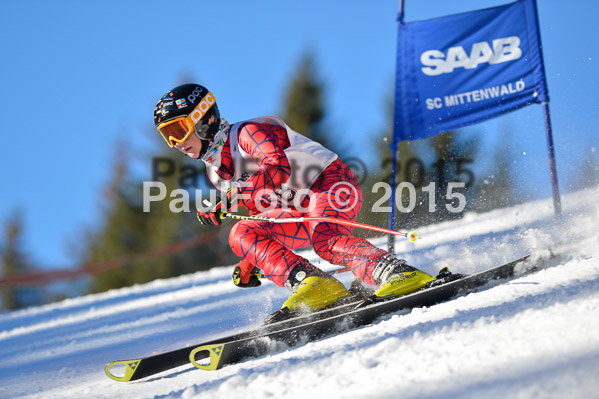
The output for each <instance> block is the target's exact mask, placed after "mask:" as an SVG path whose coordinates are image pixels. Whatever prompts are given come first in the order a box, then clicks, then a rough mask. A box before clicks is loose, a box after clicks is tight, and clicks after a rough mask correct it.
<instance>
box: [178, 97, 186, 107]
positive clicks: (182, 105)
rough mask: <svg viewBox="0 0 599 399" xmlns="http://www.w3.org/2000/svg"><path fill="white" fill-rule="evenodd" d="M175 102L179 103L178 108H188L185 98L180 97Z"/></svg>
mask: <svg viewBox="0 0 599 399" xmlns="http://www.w3.org/2000/svg"><path fill="white" fill-rule="evenodd" d="M175 103H176V104H177V109H181V108H186V107H187V103H186V102H185V99H184V98H180V99H178V100H177V101H175Z"/></svg>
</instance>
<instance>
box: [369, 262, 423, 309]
mask: <svg viewBox="0 0 599 399" xmlns="http://www.w3.org/2000/svg"><path fill="white" fill-rule="evenodd" d="M372 277H373V278H374V281H375V283H376V284H377V285H378V286H379V287H380V288H379V289H378V290H376V291H375V292H374V294H373V296H372V297H371V298H370V300H372V301H373V302H377V301H381V300H383V301H384V300H389V299H394V298H397V297H400V296H403V295H408V294H411V293H413V292H416V291H418V290H420V289H421V288H424V287H425V286H426V284H427V283H429V282H430V281H434V280H435V278H434V277H432V276H430V275H428V274H426V273H425V272H423V271H421V270H418V269H416V268H415V267H412V266H409V265H407V264H406V261H405V260H403V259H398V258H396V257H395V256H393V255H391V254H387V255H385V256H383V258H382V259H381V260H380V261H379V263H378V264H377V265H376V267H375V268H374V271H373V272H372ZM373 297H374V298H373Z"/></svg>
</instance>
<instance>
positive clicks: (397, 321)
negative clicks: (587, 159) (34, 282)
mask: <svg viewBox="0 0 599 399" xmlns="http://www.w3.org/2000/svg"><path fill="white" fill-rule="evenodd" d="M598 194H599V190H594V191H586V192H578V193H575V194H571V195H568V196H565V197H564V198H563V203H564V213H565V217H564V218H563V221H562V222H561V223H558V222H555V221H554V220H553V217H552V215H553V210H552V206H551V201H550V200H547V201H538V202H534V203H528V204H524V205H521V206H518V207H514V208H510V209H506V210H497V211H493V212H490V213H486V214H480V215H477V214H470V215H467V216H466V217H465V218H464V219H462V220H459V221H454V222H447V223H442V224H438V225H435V226H429V227H425V228H422V229H420V230H419V234H420V235H421V236H422V237H424V239H423V240H421V241H419V242H417V243H416V244H412V243H409V242H407V241H405V242H401V244H400V245H398V246H397V252H398V253H399V255H400V256H402V257H405V258H406V259H408V260H409V261H410V263H411V264H414V265H417V266H419V267H421V268H422V269H424V270H426V271H428V272H430V273H435V272H436V271H437V270H438V269H439V268H440V267H442V266H450V268H451V269H452V270H454V271H458V272H464V273H470V272H474V271H480V270H483V269H485V268H488V267H491V266H494V265H497V264H500V263H502V262H504V261H508V260H511V259H514V258H517V257H519V256H521V255H523V254H526V253H528V252H531V251H532V252H534V253H538V254H543V253H546V252H547V248H549V247H551V248H553V250H554V251H555V252H558V253H559V254H560V255H561V256H562V258H561V261H560V262H559V264H558V265H556V266H554V267H551V268H547V269H544V270H541V271H539V272H537V273H535V274H532V275H528V276H525V277H521V278H518V279H516V280H514V281H512V282H510V283H508V284H494V285H493V286H491V287H489V288H487V289H484V290H480V291H478V292H476V293H472V294H469V295H467V296H464V297H461V298H457V299H455V300H452V301H449V302H446V303H442V304H439V305H436V306H433V307H430V308H421V309H416V310H414V311H412V312H410V313H402V314H397V315H393V316H390V317H387V318H385V319H383V320H381V321H379V322H377V323H375V324H374V325H371V326H367V327H363V328H360V329H357V330H355V331H351V332H348V333H345V334H341V335H337V336H334V337H331V338H327V339H324V340H321V341H318V342H313V343H309V344H306V345H303V346H299V347H296V348H292V349H289V350H287V351H284V352H280V353H275V354H271V355H269V356H265V357H262V358H260V359H255V360H250V361H247V362H245V363H241V364H238V365H234V366H229V367H226V368H224V369H222V370H219V371H214V372H205V371H200V370H196V369H194V368H193V367H192V366H182V367H180V368H178V369H175V370H173V371H171V372H165V373H162V374H160V375H157V376H155V377H149V378H147V379H145V380H142V381H136V382H131V383H119V382H115V381H112V380H110V379H109V378H108V377H106V376H105V374H104V366H105V365H106V363H108V362H110V361H114V360H121V359H135V358H138V357H143V356H147V355H149V354H151V353H153V352H162V351H166V350H169V349H174V348H177V347H179V346H182V345H191V344H195V343H200V342H202V341H205V340H207V339H210V338H215V337H217V336H220V335H226V334H229V333H231V332H233V331H241V330H243V329H245V328H248V327H249V326H251V325H253V324H257V323H259V322H260V320H261V319H262V318H263V317H264V316H265V315H266V314H268V313H269V312H271V311H273V310H275V309H276V308H277V307H278V306H280V304H281V303H282V302H283V301H284V299H285V298H286V297H287V295H288V293H287V291H286V290H284V289H281V288H278V287H276V286H274V285H273V284H271V283H267V284H264V285H263V286H262V287H260V288H257V289H243V290H242V289H238V288H236V287H234V286H233V284H231V282H230V273H231V269H232V268H231V266H228V267H217V268H214V269H212V270H210V271H208V272H198V273H195V274H192V275H186V276H181V277H178V278H173V279H169V280H159V281H154V282H152V283H149V284H145V285H141V286H134V287H129V288H125V289H120V290H113V291H110V292H107V293H102V294H97V295H89V296H85V297H81V298H75V299H71V300H65V301H63V302H60V303H56V304H52V305H47V306H41V307H37V308H30V309H27V310H23V311H18V312H13V313H6V314H2V315H0V397H2V398H12V397H29V398H54V397H55V398H81V397H93V398H104V397H106V398H114V397H124V398H152V397H154V398H167V397H181V398H193V397H197V398H244V399H249V398H268V397H276V398H281V397H311V398H338V397H342V398H367V397H378V398H396V397H404V398H449V397H451V398H454V397H460V398H462V397H465V398H470V397H472V398H480V397H497V398H504V397H510V398H511V397H522V398H528V397H541V398H547V397H549V398H551V397H555V398H564V397H568V398H571V397H574V398H576V397H578V398H589V397H599V393H598V392H599V233H598V232H597V229H596V226H597V224H598V223H599V205H597V204H596V203H595V201H594V199H595V198H597V197H598ZM375 242H376V244H377V245H381V246H383V245H385V240H384V239H377V240H375ZM304 254H305V256H307V257H309V258H310V259H312V260H313V261H314V262H315V263H316V264H319V265H320V266H321V267H323V268H324V269H326V270H332V269H333V267H332V266H331V265H328V264H325V263H319V261H318V260H317V257H316V256H315V255H314V254H313V253H312V252H309V251H308V252H305V253H304ZM341 279H342V281H343V282H344V283H349V282H350V281H351V279H352V276H350V275H348V273H345V274H343V275H341Z"/></svg>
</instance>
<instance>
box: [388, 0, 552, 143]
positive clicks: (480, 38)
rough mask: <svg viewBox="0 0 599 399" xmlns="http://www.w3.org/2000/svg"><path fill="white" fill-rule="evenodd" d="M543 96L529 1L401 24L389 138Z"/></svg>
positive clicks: (464, 121) (467, 121)
mask: <svg viewBox="0 0 599 399" xmlns="http://www.w3.org/2000/svg"><path fill="white" fill-rule="evenodd" d="M543 101H548V91H547V85H546V82H545V71H544V67H543V55H542V52H541V39H540V34H539V24H538V20H537V10H536V3H535V1H534V0H520V1H517V2H515V3H511V4H507V5H504V6H500V7H494V8H489V9H485V10H479V11H474V12H468V13H464V14H457V15H451V16H447V17H442V18H436V19H432V20H427V21H418V22H410V23H407V24H400V26H399V34H398V42H397V76H396V90H395V110H394V122H395V123H394V129H393V139H394V140H393V141H394V142H395V143H396V142H399V141H402V140H414V139H420V138H425V137H430V136H433V135H435V134H439V133H443V132H447V131H450V130H455V129H458V128H460V127H463V126H467V125H471V124H475V123H479V122H483V121H485V120H488V119H491V118H494V117H497V116H499V115H502V114H505V113H507V112H511V111H514V110H516V109H519V108H521V107H524V106H526V105H529V104H531V103H534V102H543Z"/></svg>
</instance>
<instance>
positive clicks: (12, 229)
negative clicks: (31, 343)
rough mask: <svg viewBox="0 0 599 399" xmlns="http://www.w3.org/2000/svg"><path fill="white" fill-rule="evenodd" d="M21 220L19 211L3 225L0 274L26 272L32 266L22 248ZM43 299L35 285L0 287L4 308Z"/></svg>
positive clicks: (39, 301) (24, 305)
mask: <svg viewBox="0 0 599 399" xmlns="http://www.w3.org/2000/svg"><path fill="white" fill-rule="evenodd" d="M22 235H23V222H22V219H21V215H20V213H16V214H15V215H14V216H13V217H12V218H11V219H10V220H9V221H8V222H6V224H5V226H4V245H3V248H2V275H3V276H5V277H7V276H11V275H14V274H19V273H26V272H30V271H32V270H33V269H34V268H33V267H32V265H31V264H30V261H29V260H28V258H27V255H26V253H25V251H24V250H23V248H22V243H21V238H22ZM42 301H43V296H42V293H41V292H40V291H39V289H38V288H35V287H10V286H6V287H2V307H3V308H4V309H6V310H14V309H21V308H24V307H27V306H34V305H39V304H40V303H42Z"/></svg>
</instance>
